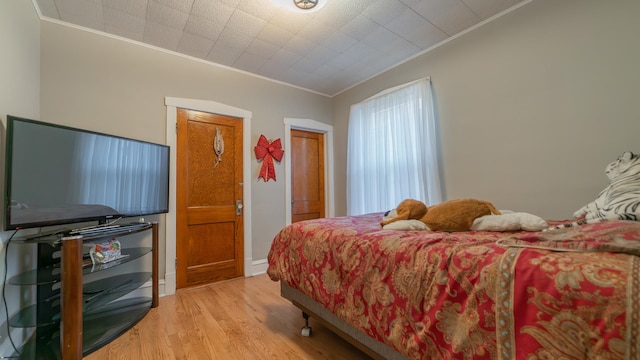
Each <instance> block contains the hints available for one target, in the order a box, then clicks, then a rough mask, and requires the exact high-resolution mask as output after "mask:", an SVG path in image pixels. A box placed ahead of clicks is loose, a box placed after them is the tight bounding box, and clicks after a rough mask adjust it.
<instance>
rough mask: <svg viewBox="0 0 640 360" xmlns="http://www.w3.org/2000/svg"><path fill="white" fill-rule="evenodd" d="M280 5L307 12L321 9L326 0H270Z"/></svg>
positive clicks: (298, 11)
mask: <svg viewBox="0 0 640 360" xmlns="http://www.w3.org/2000/svg"><path fill="white" fill-rule="evenodd" d="M271 1H272V2H274V3H276V4H278V5H280V6H281V7H283V8H285V9H287V10H291V11H294V12H297V13H303V14H308V13H312V12H316V11H318V10H320V9H322V8H323V7H324V6H325V5H326V4H327V1H328V0H271Z"/></svg>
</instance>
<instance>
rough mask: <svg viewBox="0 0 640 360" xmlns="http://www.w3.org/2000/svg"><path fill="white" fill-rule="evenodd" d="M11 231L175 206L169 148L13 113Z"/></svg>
mask: <svg viewBox="0 0 640 360" xmlns="http://www.w3.org/2000/svg"><path fill="white" fill-rule="evenodd" d="M6 134H7V137H6V152H5V196H4V204H5V222H4V229H5V230H9V229H19V228H33V227H41V226H50V225H62V224H71V223H77V222H83V221H93V220H98V221H100V222H106V221H109V219H115V218H119V217H130V216H142V215H150V214H159V213H166V212H168V211H169V147H168V146H166V145H161V144H154V143H149V142H144V141H139V140H134V139H128V138H123V137H118V136H112V135H107V134H101V133H97V132H92V131H86V130H81V129H76V128H71V127H66V126H60V125H54V124H49V123H44V122H40V121H35V120H29V119H23V118H19V117H15V116H11V115H8V116H7V132H6Z"/></svg>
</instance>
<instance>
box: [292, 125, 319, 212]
mask: <svg viewBox="0 0 640 360" xmlns="http://www.w3.org/2000/svg"><path fill="white" fill-rule="evenodd" d="M291 173H292V178H291V190H292V191H291V222H297V221H302V220H309V219H317V218H323V217H324V216H325V212H324V209H325V202H324V192H325V189H324V134H322V133H316V132H309V131H302V130H291Z"/></svg>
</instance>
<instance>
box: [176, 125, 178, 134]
mask: <svg viewBox="0 0 640 360" xmlns="http://www.w3.org/2000/svg"><path fill="white" fill-rule="evenodd" d="M177 133H178V123H176V134H177Z"/></svg>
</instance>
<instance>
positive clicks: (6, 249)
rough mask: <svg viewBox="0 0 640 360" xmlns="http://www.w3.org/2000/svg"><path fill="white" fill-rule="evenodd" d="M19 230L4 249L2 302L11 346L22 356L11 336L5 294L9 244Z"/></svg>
mask: <svg viewBox="0 0 640 360" xmlns="http://www.w3.org/2000/svg"><path fill="white" fill-rule="evenodd" d="M18 230H20V229H16V231H14V232H13V234H11V236H10V237H9V239H8V240H7V246H6V247H5V249H4V279H3V280H2V302H3V303H4V314H5V316H6V318H7V337H8V338H9V342H11V346H12V347H13V350H14V351H15V352H16V354H18V356H17V357H20V355H22V354H21V353H20V351H18V348H17V347H16V344H15V343H14V342H13V339H12V338H11V327H10V326H9V307H8V305H7V297H6V295H5V288H6V287H7V272H9V265H8V264H7V259H8V255H7V254H9V244H10V243H11V239H13V237H14V236H15V235H16V233H18ZM2 358H3V359H10V358H15V357H13V356H12V357H6V356H3V357H2Z"/></svg>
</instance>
